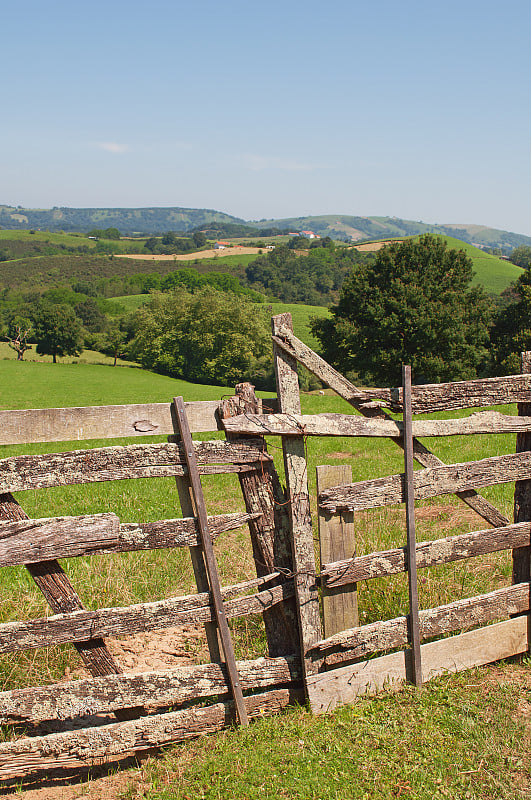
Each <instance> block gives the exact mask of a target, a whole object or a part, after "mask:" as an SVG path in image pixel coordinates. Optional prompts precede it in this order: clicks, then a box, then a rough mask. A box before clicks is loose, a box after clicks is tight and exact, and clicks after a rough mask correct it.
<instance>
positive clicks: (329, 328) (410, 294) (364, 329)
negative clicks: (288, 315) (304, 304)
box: [312, 235, 491, 385]
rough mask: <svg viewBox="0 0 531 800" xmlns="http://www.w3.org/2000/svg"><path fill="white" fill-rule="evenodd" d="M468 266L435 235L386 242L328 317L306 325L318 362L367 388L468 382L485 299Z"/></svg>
mask: <svg viewBox="0 0 531 800" xmlns="http://www.w3.org/2000/svg"><path fill="white" fill-rule="evenodd" d="M472 276H473V272H472V262H471V260H470V259H469V258H468V257H467V256H466V254H465V253H464V252H463V251H462V250H449V249H448V248H447V246H446V243H445V242H444V240H442V239H441V238H439V237H436V236H430V235H426V236H421V237H420V238H419V239H418V240H413V239H409V240H406V241H404V242H401V243H399V244H392V245H389V246H387V247H384V248H382V250H380V251H378V253H377V255H376V258H374V259H373V260H371V261H366V262H364V263H361V264H360V265H358V266H356V267H355V268H354V269H353V271H352V273H351V275H350V277H349V278H348V279H347V280H346V282H345V284H344V286H343V290H342V292H341V297H340V300H339V303H338V304H337V305H335V306H332V308H331V312H332V317H331V318H329V319H322V320H317V319H314V320H313V322H312V330H313V332H314V334H315V335H316V336H317V337H318V338H319V340H320V342H321V345H322V349H323V354H324V357H325V358H326V359H327V360H328V361H330V362H331V363H332V364H334V365H335V366H336V367H338V369H340V370H341V371H342V372H344V373H347V374H348V373H353V374H354V373H356V374H357V375H358V376H359V378H360V379H361V380H363V381H366V382H369V383H377V384H378V383H380V384H381V383H387V384H389V383H391V384H394V385H397V384H399V382H400V380H401V366H402V364H403V363H406V364H411V366H412V368H413V374H414V379H415V380H416V381H417V382H421V381H427V382H437V381H442V380H459V379H466V378H471V377H474V376H475V375H476V374H477V371H478V369H479V368H480V367H481V366H482V365H483V364H485V363H486V360H487V357H488V349H487V348H488V343H489V339H488V323H489V318H490V309H491V306H490V301H489V300H488V298H487V297H486V296H485V294H484V292H483V290H482V289H481V288H479V287H472V286H471V285H470V281H471V279H472Z"/></svg>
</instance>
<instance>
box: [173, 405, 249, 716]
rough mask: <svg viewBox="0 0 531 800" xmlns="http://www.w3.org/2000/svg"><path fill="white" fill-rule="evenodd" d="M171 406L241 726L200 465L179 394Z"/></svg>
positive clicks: (239, 689) (233, 660)
mask: <svg viewBox="0 0 531 800" xmlns="http://www.w3.org/2000/svg"><path fill="white" fill-rule="evenodd" d="M173 402H174V408H175V413H176V416H177V425H178V427H179V435H180V438H181V442H182V446H183V452H184V457H185V460H186V466H187V468H188V479H189V481H190V487H191V489H192V495H193V499H194V505H195V510H196V517H197V523H198V526H199V533H200V535H201V546H202V548H203V557H204V559H205V567H206V571H207V575H208V582H209V584H210V593H211V597H212V604H213V606H214V615H215V619H216V624H217V627H218V633H219V638H220V639H221V646H222V648H223V654H224V656H225V661H226V665H227V673H228V678H229V683H230V687H231V691H232V697H233V699H234V704H235V706H236V714H237V716H238V721H239V723H240V725H248V724H249V720H248V718H247V711H246V709H245V703H244V702H243V692H242V687H241V684H240V678H239V675H238V668H237V666H236V655H235V653H234V645H233V643H232V636H231V632H230V629H229V624H228V622H227V614H226V609H225V604H224V602H223V597H222V594H221V582H220V577H219V570H218V564H217V561H216V556H215V554H214V545H213V543H212V534H211V533H210V529H209V526H208V515H207V510H206V504H205V498H204V495H203V487H202V486H201V478H200V477H199V468H198V464H197V458H196V455H195V448H194V443H193V441H192V434H191V432H190V428H189V426H188V420H187V418H186V410H185V407H184V400H183V398H182V397H175V398H174V401H173Z"/></svg>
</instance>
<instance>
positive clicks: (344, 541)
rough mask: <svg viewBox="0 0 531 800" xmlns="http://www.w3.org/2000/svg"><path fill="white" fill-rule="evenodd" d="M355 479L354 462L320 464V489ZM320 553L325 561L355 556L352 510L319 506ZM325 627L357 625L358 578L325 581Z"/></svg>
mask: <svg viewBox="0 0 531 800" xmlns="http://www.w3.org/2000/svg"><path fill="white" fill-rule="evenodd" d="M351 480H352V467H351V466H350V464H334V465H324V466H320V467H317V492H318V493H319V492H320V491H321V490H323V489H327V488H328V487H329V486H334V485H336V484H338V483H349V482H350V481H351ZM318 522H319V553H320V561H321V564H323V563H325V564H326V563H327V562H331V561H332V562H334V561H339V560H341V561H344V560H345V559H352V558H353V557H354V555H355V553H356V531H355V526H354V515H353V514H352V512H351V511H346V512H344V513H343V514H328V513H327V512H326V511H321V509H319V515H318ZM321 589H322V591H321V598H322V604H323V627H324V635H325V636H326V637H328V636H332V635H333V634H335V633H338V632H339V631H344V630H346V629H347V628H355V627H357V625H358V624H359V619H358V594H357V591H356V584H355V583H354V582H352V581H351V582H350V583H348V582H347V581H345V583H341V584H337V583H336V584H334V585H330V583H324V582H321Z"/></svg>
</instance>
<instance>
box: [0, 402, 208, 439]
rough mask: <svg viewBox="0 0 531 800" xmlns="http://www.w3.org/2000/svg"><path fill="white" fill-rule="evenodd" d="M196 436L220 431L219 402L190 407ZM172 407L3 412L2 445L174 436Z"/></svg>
mask: <svg viewBox="0 0 531 800" xmlns="http://www.w3.org/2000/svg"><path fill="white" fill-rule="evenodd" d="M185 405H186V412H187V414H188V418H189V420H190V428H191V430H192V432H194V433H199V432H202V431H215V430H217V429H218V427H219V424H218V418H217V409H218V405H219V404H218V401H217V400H211V401H210V400H209V401H194V402H191V403H186V404H185ZM173 432H174V428H173V411H172V407H171V403H169V402H168V403H142V404H134V405H123V406H85V407H78V408H37V409H21V410H12V411H0V444H25V443H29V442H71V441H72V442H74V441H82V440H88V439H121V438H123V437H126V436H127V437H133V436H155V435H156V436H160V435H168V434H173Z"/></svg>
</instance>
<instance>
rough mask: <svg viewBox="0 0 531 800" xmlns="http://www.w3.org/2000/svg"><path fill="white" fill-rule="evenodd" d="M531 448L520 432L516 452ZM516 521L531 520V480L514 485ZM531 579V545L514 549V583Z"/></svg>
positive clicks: (525, 368)
mask: <svg viewBox="0 0 531 800" xmlns="http://www.w3.org/2000/svg"><path fill="white" fill-rule="evenodd" d="M522 372H523V373H531V353H529V352H527V353H522ZM528 377H530V376H529V375H528ZM518 414H519V417H521V418H523V417H524V416H526V415H528V414H531V403H519V404H518ZM530 450H531V433H520V434H518V435H517V437H516V452H517V453H525V452H528V451H530ZM514 519H515V522H523V521H524V520H531V480H529V479H528V480H524V481H517V482H516V485H515V487H514ZM528 580H531V546H530V544H527V545H526V546H525V547H522V548H519V549H517V550H514V551H513V583H521V582H522V581H528Z"/></svg>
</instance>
